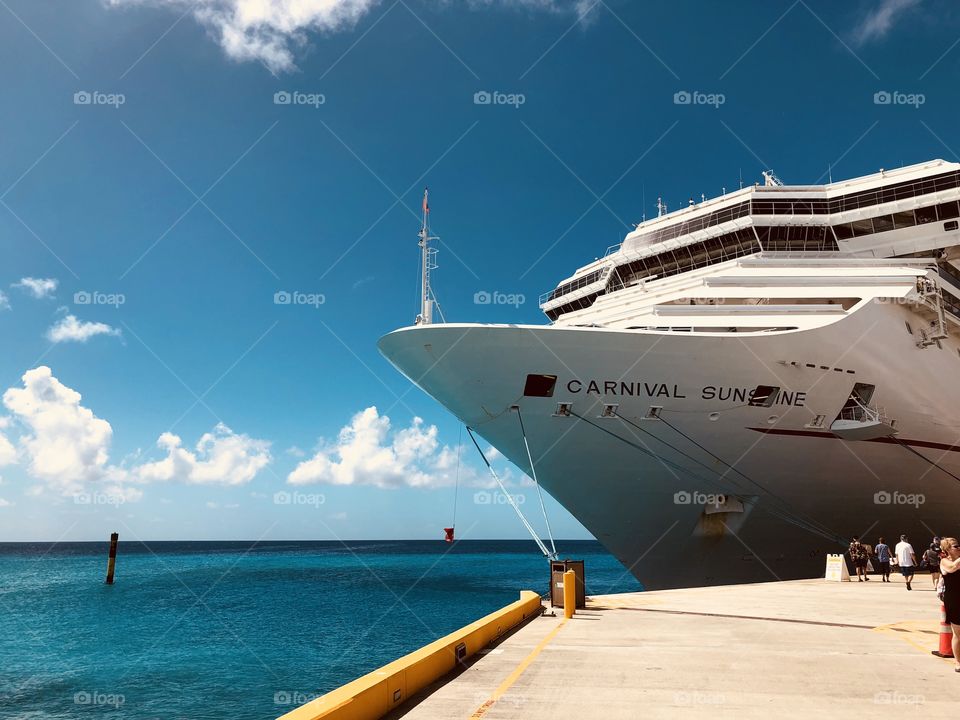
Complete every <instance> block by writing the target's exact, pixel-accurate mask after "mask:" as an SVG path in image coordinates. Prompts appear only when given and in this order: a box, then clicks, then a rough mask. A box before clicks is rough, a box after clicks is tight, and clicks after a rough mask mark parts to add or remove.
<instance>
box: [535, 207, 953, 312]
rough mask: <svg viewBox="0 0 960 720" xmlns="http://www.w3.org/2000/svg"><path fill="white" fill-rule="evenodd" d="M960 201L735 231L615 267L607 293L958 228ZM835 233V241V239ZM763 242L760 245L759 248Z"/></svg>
mask: <svg viewBox="0 0 960 720" xmlns="http://www.w3.org/2000/svg"><path fill="white" fill-rule="evenodd" d="M958 218H960V202H958V201H951V202H946V203H941V204H939V205H930V206H927V207H922V208H917V209H916V210H907V211H904V212H898V213H893V214H891V215H879V216H877V217H873V218H867V219H864V220H855V221H854V222H850V223H841V224H838V225H833V226H832V228H833V231H832V232H830V230H829V228H828V227H826V226H815V225H773V226H756V227H755V230H756V233H757V235H756V237H755V236H754V234H753V231H752V230H750V229H746V230H736V231H734V232H730V233H727V234H725V235H721V236H720V237H716V238H711V239H709V240H705V241H703V242H699V243H692V244H690V245H686V246H684V247H680V248H677V249H675V250H666V251H664V252H661V253H659V254H658V255H652V256H650V257H646V258H641V259H640V260H634V261H633V262H630V263H627V264H626V265H620V266H618V267H617V269H616V273H615V275H614V278H613V279H612V280H611V282H610V287H609V290H610V292H613V291H614V290H619V289H621V288H622V287H625V286H626V285H627V284H629V283H631V282H633V281H634V280H637V279H640V278H643V277H647V276H650V275H656V276H658V277H668V276H671V275H677V274H680V273H683V272H687V271H688V270H695V269H697V268H701V267H706V266H707V265H713V264H714V263H718V262H724V261H726V260H733V259H735V258H738V257H742V256H744V255H748V254H751V253H755V252H759V251H760V250H761V249H762V250H765V251H776V252H798V251H800V252H830V251H837V250H839V247H838V246H837V240H838V239H839V240H849V239H850V238H854V237H861V236H863V235H872V234H875V233H881V232H887V231H890V230H899V229H901V228H907V227H914V226H916V225H924V224H927V223H932V222H944V230H946V231H953V230H957V229H958V226H960V223H958V221H957V219H958ZM834 234H835V236H836V239H834ZM757 239H759V245H757ZM605 271H606V268H601V269H599V270H594V271H593V272H590V273H588V274H586V275H584V276H582V277H579V278H577V279H575V280H571V281H570V282H567V283H564V284H563V285H560V286H559V287H558V288H556V289H555V290H553V291H552V292H551V293H550V294H549V295H548V296H547V300H548V301H549V300H553V299H555V298H558V297H562V296H563V295H565V294H567V293H569V292H572V291H573V290H576V289H579V288H581V287H586V286H587V285H589V284H591V283H594V282H596V281H597V280H599V279H600V277H601V276H602V275H603V273H604V272H605ZM604 292H605V291H601V292H599V293H593V294H591V295H588V296H587V297H584V298H580V299H578V300H575V301H572V302H570V303H567V304H565V305H563V306H561V307H558V308H555V309H554V310H551V311H550V312H548V313H547V315H548V317H550V319H551V320H556V319H557V318H558V317H559V316H560V315H563V314H565V313H568V312H572V311H574V310H580V309H583V308H586V307H590V305H592V304H593V302H594V300H596V299H597V297H598V296H599V295H602V294H603V293H604Z"/></svg>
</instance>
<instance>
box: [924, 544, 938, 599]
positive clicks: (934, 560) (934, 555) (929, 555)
mask: <svg viewBox="0 0 960 720" xmlns="http://www.w3.org/2000/svg"><path fill="white" fill-rule="evenodd" d="M920 567H921V568H922V569H926V570H929V571H930V579H931V580H933V589H934V590H936V589H937V583H939V582H940V548H939V547H938V546H936V545H934V544H933V543H930V547H928V548H927V549H926V550H924V551H923V558H922V559H921V560H920Z"/></svg>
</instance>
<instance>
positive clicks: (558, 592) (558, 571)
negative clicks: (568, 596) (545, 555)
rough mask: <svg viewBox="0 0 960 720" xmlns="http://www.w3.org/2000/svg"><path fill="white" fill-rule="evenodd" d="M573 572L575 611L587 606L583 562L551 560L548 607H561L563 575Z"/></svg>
mask: <svg viewBox="0 0 960 720" xmlns="http://www.w3.org/2000/svg"><path fill="white" fill-rule="evenodd" d="M567 570H573V573H574V575H575V576H576V580H577V609H583V608H585V607H586V606H587V596H586V590H585V586H586V578H585V576H584V569H583V560H553V561H551V562H550V607H558V608H562V607H563V574H564V573H565V572H566V571H567Z"/></svg>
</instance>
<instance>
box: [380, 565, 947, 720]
mask: <svg viewBox="0 0 960 720" xmlns="http://www.w3.org/2000/svg"><path fill="white" fill-rule="evenodd" d="M913 588H914V589H913V591H911V592H908V591H907V590H906V587H905V586H904V585H903V583H902V582H893V583H889V584H888V583H882V582H880V578H879V577H878V576H872V577H871V580H870V582H864V583H858V582H856V580H854V581H853V582H847V583H828V582H825V581H824V580H799V581H791V582H776V583H763V584H755V585H735V586H726V587H713V588H696V589H684V590H664V591H658V592H646V593H631V594H624V595H605V596H595V597H592V598H590V599H589V601H588V603H587V608H586V610H579V611H577V614H576V615H575V616H574V617H573V618H570V619H569V620H567V619H564V617H563V612H562V611H560V612H558V613H557V616H555V617H549V616H545V617H539V618H536V619H534V620H532V621H530V622H528V623H527V624H525V625H523V626H522V627H520V628H519V629H518V630H517V631H516V632H514V633H513V634H511V635H509V636H508V637H506V638H505V639H503V640H502V641H500V642H499V643H498V644H496V645H494V646H491V647H489V648H487V649H486V650H484V651H481V653H480V654H479V655H478V656H477V657H476V658H475V659H474V660H473V661H472V662H471V663H469V664H468V666H467V668H466V669H465V670H464V671H462V672H461V673H459V674H457V675H455V676H453V677H450V676H448V677H446V678H444V679H443V680H441V681H439V682H437V683H434V684H433V685H432V686H430V687H428V688H426V689H425V690H424V691H423V692H421V693H420V694H418V695H417V696H414V697H413V698H411V699H410V701H409V702H408V703H406V704H405V705H404V706H403V707H400V708H398V709H397V710H396V711H394V712H393V713H392V714H391V715H389V716H388V717H390V718H401V717H402V718H404V719H405V720H421V719H423V720H443V719H445V718H451V719H453V718H457V719H458V720H462V719H463V718H473V719H474V720H478V719H480V718H483V719H484V720H513V719H515V718H516V719H520V718H522V719H523V720H541V719H542V720H559V719H563V718H571V719H575V720H592V719H593V718H598V719H602V720H614V719H615V718H631V720H632V719H634V718H678V717H679V718H706V717H729V718H738V719H739V718H763V719H764V720H767V719H768V718H770V717H772V716H774V717H777V718H793V717H804V718H817V717H821V718H864V717H869V718H871V719H873V718H902V717H906V716H908V715H910V716H917V717H923V718H924V719H925V720H930V719H931V718H948V717H951V718H952V717H955V716H956V709H957V707H958V703H960V700H958V697H960V674H958V673H955V672H954V671H953V668H954V661H953V660H945V659H939V658H936V657H934V656H932V655H931V654H930V651H931V650H934V649H936V648H937V644H938V635H937V631H938V618H939V610H940V604H939V602H938V601H937V599H936V596H935V594H934V592H933V589H932V586H931V583H930V580H929V577H928V576H926V575H923V576H920V575H918V576H917V577H916V578H915V579H914V583H913ZM548 611H549V610H548Z"/></svg>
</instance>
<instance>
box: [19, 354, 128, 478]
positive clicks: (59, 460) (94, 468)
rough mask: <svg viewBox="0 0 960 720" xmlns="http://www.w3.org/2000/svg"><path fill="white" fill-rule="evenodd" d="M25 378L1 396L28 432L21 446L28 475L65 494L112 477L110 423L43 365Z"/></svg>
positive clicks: (21, 439)
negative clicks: (21, 384)
mask: <svg viewBox="0 0 960 720" xmlns="http://www.w3.org/2000/svg"><path fill="white" fill-rule="evenodd" d="M22 380H23V387H22V388H16V387H13V388H10V389H9V390H7V391H6V392H5V393H4V394H3V404H4V405H5V406H6V408H7V410H9V411H10V412H11V413H13V415H14V417H15V418H16V419H17V420H18V421H19V422H20V423H22V424H23V426H24V427H25V429H26V432H25V433H24V434H23V435H22V436H21V437H20V439H19V445H20V449H21V451H22V452H23V453H24V456H25V459H26V461H27V463H28V469H29V472H30V474H31V475H32V476H34V477H35V478H38V479H40V480H42V481H44V482H46V483H47V484H48V485H51V486H53V487H57V488H60V489H61V490H63V491H64V492H66V493H70V492H76V491H77V490H79V487H80V485H81V484H82V483H83V482H88V481H97V480H102V479H104V478H106V477H109V476H111V475H112V474H113V471H112V468H110V466H109V465H108V464H107V463H108V460H109V454H108V450H109V446H110V440H111V437H112V436H113V429H112V428H111V427H110V423H108V422H107V421H106V420H103V419H101V418H98V417H96V416H95V415H94V414H93V411H91V410H90V409H89V408H85V407H83V406H82V405H81V404H80V399H81V397H80V393H78V392H77V391H76V390H72V389H70V388H68V387H67V386H66V385H64V384H62V383H61V382H60V381H59V380H57V379H56V378H55V377H53V373H52V372H51V371H50V368H48V367H46V366H45V365H41V366H40V367H38V368H34V369H33V370H28V371H27V372H26V373H24V375H23V378H22ZM0 452H2V451H0Z"/></svg>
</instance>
